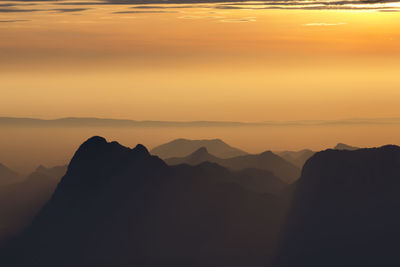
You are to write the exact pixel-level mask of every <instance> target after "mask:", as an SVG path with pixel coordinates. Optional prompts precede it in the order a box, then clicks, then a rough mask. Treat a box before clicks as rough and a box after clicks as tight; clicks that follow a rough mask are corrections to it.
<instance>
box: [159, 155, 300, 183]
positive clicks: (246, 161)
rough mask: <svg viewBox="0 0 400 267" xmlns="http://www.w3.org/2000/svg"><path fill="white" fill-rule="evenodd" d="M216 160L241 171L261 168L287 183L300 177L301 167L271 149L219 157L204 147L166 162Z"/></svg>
mask: <svg viewBox="0 0 400 267" xmlns="http://www.w3.org/2000/svg"><path fill="white" fill-rule="evenodd" d="M205 161H208V162H214V163H217V164H219V165H221V166H224V167H226V168H228V169H231V170H235V171H239V170H245V169H249V168H251V169H259V170H266V171H269V172H272V173H273V174H274V175H275V176H276V177H279V178H280V179H281V180H282V181H284V182H285V183H292V182H293V181H295V180H296V179H297V178H299V177H300V169H299V168H298V167H296V166H294V165H293V164H291V163H289V162H287V161H286V160H284V159H283V158H281V157H279V156H278V155H276V154H274V153H272V152H271V151H266V152H264V153H261V154H256V155H251V154H249V155H244V156H238V157H232V158H227V159H222V158H218V157H216V156H213V155H211V154H210V153H208V151H207V149H206V148H204V147H202V148H199V149H198V150H197V151H195V152H193V153H192V154H190V155H188V156H187V157H181V158H170V159H166V160H165V162H166V163H167V164H168V165H178V164H183V163H185V164H190V165H197V164H200V163H202V162H205Z"/></svg>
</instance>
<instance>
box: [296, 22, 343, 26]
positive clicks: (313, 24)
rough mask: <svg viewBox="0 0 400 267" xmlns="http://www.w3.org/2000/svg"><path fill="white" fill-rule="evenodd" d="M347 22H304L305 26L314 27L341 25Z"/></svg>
mask: <svg viewBox="0 0 400 267" xmlns="http://www.w3.org/2000/svg"><path fill="white" fill-rule="evenodd" d="M346 24H347V23H345V22H337V23H325V22H314V23H306V24H303V26H307V27H313V26H340V25H346Z"/></svg>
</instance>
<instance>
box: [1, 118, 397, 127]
mask: <svg viewBox="0 0 400 267" xmlns="http://www.w3.org/2000/svg"><path fill="white" fill-rule="evenodd" d="M399 124H400V118H378V119H369V118H367V119H344V120H325V121H324V120H302V121H261V122H238V121H150V120H144V121H138V120H123V119H103V118H79V117H77V118H75V117H68V118H60V119H50V120H44V119H35V118H17V117H0V127H2V126H3V127H4V126H5V127H10V126H11V127H246V126H252V127H254V126H261V127H265V126H323V125H333V126H335V125H399Z"/></svg>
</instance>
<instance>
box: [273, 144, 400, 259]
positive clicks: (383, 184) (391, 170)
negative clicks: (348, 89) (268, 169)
mask: <svg viewBox="0 0 400 267" xmlns="http://www.w3.org/2000/svg"><path fill="white" fill-rule="evenodd" d="M292 187H293V188H292V198H293V200H292V208H291V212H290V213H289V217H288V219H287V222H288V224H287V228H286V235H285V238H284V241H283V242H282V249H281V254H280V257H279V258H278V265H280V266H386V265H390V266H399V265H400V255H399V253H398V251H399V249H400V245H399V240H400V228H399V225H400V214H399V212H398V209H399V205H400V194H399V192H400V147H397V146H384V147H381V148H371V149H359V150H355V151H348V150H342V151H340V150H326V151H323V152H319V153H317V154H315V155H314V156H313V157H312V158H311V159H310V160H308V161H307V163H306V164H305V165H304V168H303V171H302V176H301V178H300V179H299V180H298V181H297V182H296V183H295V184H294V185H292Z"/></svg>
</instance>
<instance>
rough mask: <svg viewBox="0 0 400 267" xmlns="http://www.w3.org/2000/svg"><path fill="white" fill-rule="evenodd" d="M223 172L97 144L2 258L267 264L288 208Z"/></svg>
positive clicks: (77, 159) (55, 262)
mask: <svg viewBox="0 0 400 267" xmlns="http://www.w3.org/2000/svg"><path fill="white" fill-rule="evenodd" d="M234 178H235V176H234V175H232V172H230V171H229V170H227V169H225V168H223V167H221V166H218V165H217V164H211V163H204V164H200V165H198V166H194V167H193V166H189V165H179V166H172V167H169V166H168V165H166V164H165V163H164V162H163V161H162V160H160V159H159V158H158V157H155V156H151V155H150V154H149V153H148V152H147V150H146V148H145V147H143V146H141V145H138V146H137V147H136V148H134V149H129V148H126V147H123V146H121V145H119V144H118V143H116V142H111V143H108V142H106V140H105V139H103V138H100V137H93V138H91V139H89V140H88V141H86V142H85V143H84V144H82V145H81V146H80V148H79V149H78V151H77V152H76V153H75V155H74V157H73V158H72V160H71V162H70V164H69V167H68V171H67V173H66V175H65V176H64V177H63V179H62V181H61V182H60V184H59V185H58V187H57V189H56V191H55V193H54V195H53V196H52V198H51V200H50V201H49V202H48V203H47V204H46V205H45V207H44V208H43V209H42V210H41V212H40V213H39V214H38V216H37V217H36V219H35V220H34V222H33V223H32V225H31V227H30V228H29V229H28V230H27V231H26V232H25V234H24V235H22V236H21V237H20V238H18V239H16V240H15V241H14V242H12V243H11V244H9V245H8V246H7V248H6V249H5V250H3V254H2V255H0V259H2V260H0V261H3V262H0V263H3V264H9V265H10V266H18V267H21V266H22V267H23V266H29V267H32V266H41V267H43V266H68V267H69V266H85V267H87V266H117V267H120V266H182V267H183V266H185V267H186V266H199V267H200V266H245V265H246V266H249V265H252V266H265V265H266V264H268V262H269V260H270V259H271V257H272V256H273V253H274V248H275V246H276V242H277V239H278V233H279V227H280V225H281V220H282V209H281V202H280V200H279V199H278V198H277V197H275V196H272V195H270V194H258V193H255V192H252V191H249V190H246V189H244V188H242V187H241V186H240V185H238V183H236V182H234V181H233V179H234Z"/></svg>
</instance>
